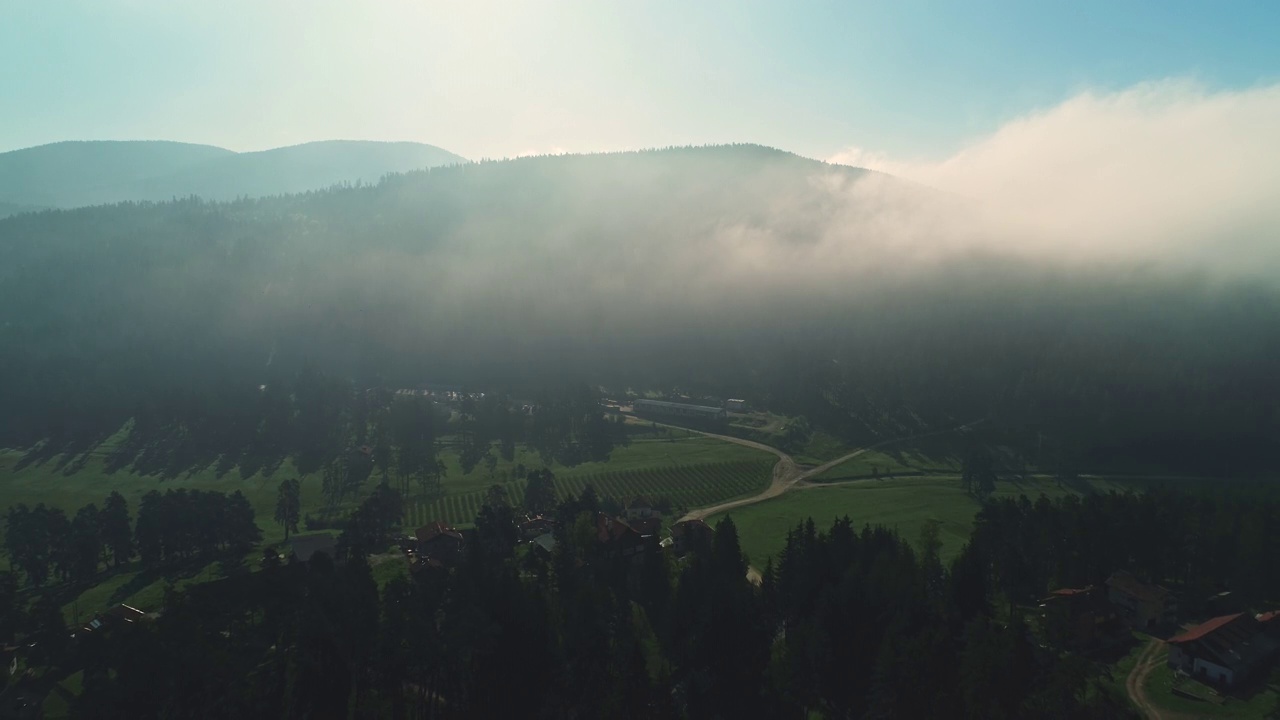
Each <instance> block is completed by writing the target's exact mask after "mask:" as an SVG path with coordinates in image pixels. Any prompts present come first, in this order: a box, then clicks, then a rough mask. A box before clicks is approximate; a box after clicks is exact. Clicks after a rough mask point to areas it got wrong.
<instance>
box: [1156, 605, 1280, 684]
mask: <svg viewBox="0 0 1280 720" xmlns="http://www.w3.org/2000/svg"><path fill="white" fill-rule="evenodd" d="M1168 642H1169V643H1171V644H1173V645H1177V646H1179V647H1180V648H1182V650H1183V652H1186V653H1187V654H1189V655H1191V656H1193V657H1204V658H1208V659H1210V660H1212V661H1213V662H1215V663H1217V664H1218V665H1221V666H1223V667H1227V668H1232V669H1237V670H1242V671H1245V672H1248V671H1249V670H1250V669H1251V668H1253V667H1255V666H1256V665H1257V663H1259V662H1261V661H1263V660H1265V659H1266V658H1267V657H1268V656H1269V655H1270V654H1271V653H1272V652H1274V651H1275V649H1276V644H1275V642H1274V641H1273V640H1271V639H1269V638H1268V637H1267V635H1266V633H1265V632H1263V626H1262V625H1261V623H1259V622H1258V621H1257V620H1255V619H1254V617H1253V616H1252V615H1249V614H1247V613H1235V614H1234V615H1223V616H1221V617H1216V618H1213V619H1212V620H1210V621H1208V622H1205V623H1202V624H1200V625H1198V626H1196V627H1194V628H1192V629H1190V630H1188V631H1186V632H1184V633H1182V634H1181V635H1178V636H1177V637H1174V638H1170V639H1169V641H1168Z"/></svg>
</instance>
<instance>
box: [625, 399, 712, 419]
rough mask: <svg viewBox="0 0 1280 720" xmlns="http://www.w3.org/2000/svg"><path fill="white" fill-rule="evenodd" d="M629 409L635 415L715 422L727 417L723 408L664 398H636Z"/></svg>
mask: <svg viewBox="0 0 1280 720" xmlns="http://www.w3.org/2000/svg"><path fill="white" fill-rule="evenodd" d="M631 411H632V412H634V413H635V414H637V415H651V416H653V417H660V418H682V419H685V420H699V421H702V422H716V421H720V420H724V419H726V418H727V417H729V414H728V412H726V411H725V409H724V408H718V407H707V406H706V405H686V404H684V403H673V402H666V401H665V400H636V401H635V402H633V403H631Z"/></svg>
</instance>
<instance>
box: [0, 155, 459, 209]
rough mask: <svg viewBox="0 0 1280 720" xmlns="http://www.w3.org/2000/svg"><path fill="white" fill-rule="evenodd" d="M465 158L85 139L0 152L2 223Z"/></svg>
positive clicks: (252, 193) (303, 187) (310, 185)
mask: <svg viewBox="0 0 1280 720" xmlns="http://www.w3.org/2000/svg"><path fill="white" fill-rule="evenodd" d="M461 162H466V160H465V159H464V158H462V157H460V156H458V155H454V154H453V153H451V152H448V151H445V150H441V149H440V148H437V147H434V146H431V145H424V144H422V143H409V142H397V143H388V142H366V141H348V140H334V141H325V142H314V143H306V144H303V145H295V146H292V147H285V148H276V149H274V150H264V151H261V152H251V153H236V152H233V151H231V150H226V149H224V148H219V147H213V146H210V145H193V144H189V143H176V142H164V141H123V142H121V141H84V142H60V143H53V144H51V145H41V146H39V147H33V148H26V149H23V150H14V151H12V152H7V153H0V217H3V216H6V215H12V214H16V213H18V212H23V211H27V210H38V209H42V208H73V207H82V206H85V205H102V204H107V203H116V202H123V201H129V200H133V201H142V200H151V201H161V200H169V199H172V198H175V197H187V196H190V195H197V196H199V197H202V198H204V199H207V200H231V199H234V198H237V197H246V196H247V197H260V196H265V195H280V194H285V193H297V192H304V191H307V190H316V189H320V188H325V187H329V186H331V185H334V184H337V183H342V182H352V183H354V182H356V181H363V182H365V183H374V182H377V181H378V179H379V178H381V177H382V176H383V175H385V174H387V173H389V172H405V171H408V170H420V169H423V168H428V167H436V166H440V165H450V164H454V163H461Z"/></svg>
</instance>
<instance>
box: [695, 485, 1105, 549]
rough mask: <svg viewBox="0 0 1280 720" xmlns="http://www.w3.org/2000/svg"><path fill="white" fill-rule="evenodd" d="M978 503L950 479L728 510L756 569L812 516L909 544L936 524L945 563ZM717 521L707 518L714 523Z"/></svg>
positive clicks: (1033, 490) (1037, 489)
mask: <svg viewBox="0 0 1280 720" xmlns="http://www.w3.org/2000/svg"><path fill="white" fill-rule="evenodd" d="M1087 485H1088V487H1090V488H1091V489H1093V490H1097V491H1100V492H1106V491H1107V490H1111V489H1117V490H1122V489H1124V486H1123V485H1120V484H1117V483H1112V482H1108V481H1102V480H1096V481H1089V483H1088V484H1087ZM996 488H997V489H996V494H997V495H1005V496H1013V497H1016V496H1018V495H1027V496H1028V497H1032V498H1035V497H1038V496H1039V495H1040V494H1042V493H1043V494H1044V495H1047V496H1049V497H1056V496H1060V495H1065V494H1067V493H1069V492H1071V491H1069V490H1066V489H1063V488H1061V487H1059V486H1058V485H1057V484H1056V483H1055V482H1053V481H1052V480H1047V479H1046V480H1042V479H1032V480H1028V481H1027V482H1024V483H1014V482H1003V481H1002V482H999V483H997V485H996ZM978 508H979V504H978V501H977V500H975V499H973V498H972V497H970V496H969V495H967V494H965V492H964V490H963V489H961V487H960V482H959V480H958V479H955V478H944V477H915V478H893V479H889V480H881V481H875V480H868V481H865V482H858V483H852V484H848V485H835V486H832V487H815V488H805V489H799V490H794V491H792V492H789V493H787V494H785V495H782V496H781V497H778V498H774V499H772V500H766V501H764V502H761V503H756V504H754V505H748V506H746V507H743V508H738V509H736V510H733V511H732V512H731V513H730V515H731V516H732V517H733V521H734V523H735V524H736V525H737V527H738V535H739V537H740V538H741V543H742V548H743V550H744V551H745V552H746V553H747V556H748V557H749V558H750V559H751V562H752V564H754V565H755V566H756V567H763V565H764V562H765V559H766V558H769V557H773V556H775V555H777V553H778V552H779V551H780V550H782V547H783V546H784V545H785V544H786V537H787V531H788V530H790V529H792V528H794V527H795V526H796V524H797V523H799V522H802V521H804V519H805V518H808V517H812V518H813V520H814V522H815V523H816V524H817V526H818V528H819V529H820V530H825V529H828V528H830V526H831V523H832V521H834V520H835V519H836V518H838V517H844V516H846V515H847V516H848V517H849V519H850V520H852V521H853V524H854V526H856V527H858V528H861V527H862V526H864V525H883V526H885V527H888V528H893V529H896V530H897V531H898V532H899V533H900V534H901V535H902V536H903V537H904V538H906V539H907V540H909V541H911V542H915V541H916V540H917V539H919V537H920V529H921V528H922V527H923V526H924V523H925V522H926V521H928V520H937V521H939V522H940V523H941V527H940V528H939V529H940V534H941V540H942V557H943V560H944V561H947V560H949V559H951V558H953V557H955V556H956V555H958V554H959V552H960V550H961V548H962V547H963V546H964V543H965V542H966V541H967V540H968V538H969V534H970V532H972V530H973V518H974V516H975V515H976V514H977V512H978ZM718 519H719V517H714V518H711V519H710V522H711V523H712V524H714V523H715V522H716V521H717V520H718Z"/></svg>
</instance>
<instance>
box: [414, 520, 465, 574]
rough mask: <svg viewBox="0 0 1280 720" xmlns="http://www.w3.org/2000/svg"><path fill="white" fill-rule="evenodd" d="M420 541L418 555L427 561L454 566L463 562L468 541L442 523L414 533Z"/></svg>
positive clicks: (432, 524)
mask: <svg viewBox="0 0 1280 720" xmlns="http://www.w3.org/2000/svg"><path fill="white" fill-rule="evenodd" d="M413 534H414V537H416V538H417V539H418V555H419V556H420V557H422V558H423V559H424V560H425V561H428V562H429V561H432V560H434V561H436V562H438V563H440V564H443V565H446V566H448V565H454V564H457V563H458V562H459V561H461V560H462V551H463V550H464V549H465V548H466V540H465V539H464V538H463V537H462V533H460V532H458V531H457V530H456V529H454V528H452V527H449V526H448V525H445V524H444V523H442V522H438V521H437V522H433V523H430V524H428V525H424V526H422V527H420V528H418V529H417V530H415V531H414V532H413Z"/></svg>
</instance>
